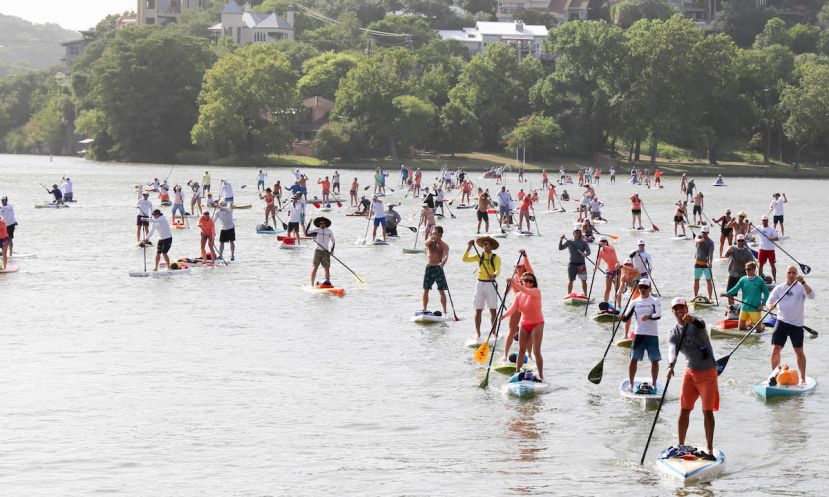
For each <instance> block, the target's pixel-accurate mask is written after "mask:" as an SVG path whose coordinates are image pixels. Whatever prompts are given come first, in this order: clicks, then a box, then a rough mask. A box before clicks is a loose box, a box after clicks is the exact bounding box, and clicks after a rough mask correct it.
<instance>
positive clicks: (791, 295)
mask: <svg viewBox="0 0 829 497" xmlns="http://www.w3.org/2000/svg"><path fill="white" fill-rule="evenodd" d="M772 229H774V228H772ZM795 283H799V284H795ZM790 287H791V288H790ZM814 298H815V291H814V290H813V289H812V288H811V287H810V286H809V285H808V284H806V278H804V277H803V275H802V274H798V271H797V266H789V267H787V268H786V282H785V283H781V284H779V285H777V286H776V287H774V289H773V290H772V291H771V294H769V298H768V300H767V301H766V305H767V306H768V309H769V310H774V309H779V311H778V313H777V325H776V326H775V327H774V334H772V336H771V345H772V351H771V369H772V371H775V370H776V369H777V366H779V365H780V351H781V350H782V349H783V347H784V346H785V345H786V340H787V339H791V341H792V348H793V349H794V353H795V355H796V356H797V369H799V370H800V384H801V385H804V384H806V354H805V353H804V352H803V315H804V306H805V304H806V299H810V300H811V299H814ZM771 380H772V379H771V378H769V384H771Z"/></svg>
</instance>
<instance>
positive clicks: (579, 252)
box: [558, 228, 590, 295]
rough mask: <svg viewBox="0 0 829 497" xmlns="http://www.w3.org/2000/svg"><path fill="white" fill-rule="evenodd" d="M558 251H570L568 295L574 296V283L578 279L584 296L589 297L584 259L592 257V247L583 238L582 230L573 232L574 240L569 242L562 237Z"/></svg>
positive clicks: (576, 229) (578, 229) (564, 236)
mask: <svg viewBox="0 0 829 497" xmlns="http://www.w3.org/2000/svg"><path fill="white" fill-rule="evenodd" d="M558 249H559V250H564V249H567V250H569V251H570V263H569V264H568V265H567V294H568V295H572V293H573V282H574V281H576V278H578V279H580V280H581V288H582V295H587V266H585V262H584V258H585V256H588V255H590V245H588V244H587V242H586V241H584V239H583V238H582V232H581V228H575V229H574V230H573V240H568V239H567V235H561V238H560V239H559V241H558Z"/></svg>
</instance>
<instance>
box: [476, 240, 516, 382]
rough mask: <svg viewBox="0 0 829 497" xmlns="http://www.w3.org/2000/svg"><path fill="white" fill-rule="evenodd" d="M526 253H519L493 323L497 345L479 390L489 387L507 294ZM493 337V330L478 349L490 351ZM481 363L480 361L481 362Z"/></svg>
mask: <svg viewBox="0 0 829 497" xmlns="http://www.w3.org/2000/svg"><path fill="white" fill-rule="evenodd" d="M525 255H526V254H525V253H523V252H522V253H519V255H518V260H517V261H515V268H514V269H513V270H512V277H510V279H509V283H507V287H506V288H505V289H504V296H503V297H501V305H500V306H499V308H498V312H497V313H496V316H495V318H496V319H495V323H493V327H494V329H495V345H494V346H493V347H492V352H491V353H490V354H489V365H487V367H486V375H485V376H484V379H483V380H481V383H480V384H479V385H478V387H479V388H486V387H487V386H489V372H490V371H491V370H492V360H493V359H494V358H495V349H496V348H497V346H498V333H499V332H500V331H501V318H500V316H502V315H503V313H504V309H505V308H506V301H507V294H508V293H509V289H510V287H511V286H512V279H513V278H515V273H517V272H518V263H519V262H521V257H524V256H525ZM490 336H492V330H490V332H489V335H488V336H487V338H486V342H484V343H482V344H481V345H480V346H479V347H478V348H479V349H480V348H481V347H483V346H484V345H486V348H487V349H489V337H490ZM477 356H478V351H477V350H476V351H475V357H476V360H477ZM479 362H480V361H479Z"/></svg>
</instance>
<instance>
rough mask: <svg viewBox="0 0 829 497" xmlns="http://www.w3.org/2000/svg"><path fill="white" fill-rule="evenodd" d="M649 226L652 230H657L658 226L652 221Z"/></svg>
mask: <svg viewBox="0 0 829 497" xmlns="http://www.w3.org/2000/svg"><path fill="white" fill-rule="evenodd" d="M651 228H653V230H654V231H659V226H657V225H655V224H653V223H651Z"/></svg>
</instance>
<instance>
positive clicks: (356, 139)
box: [313, 121, 371, 161]
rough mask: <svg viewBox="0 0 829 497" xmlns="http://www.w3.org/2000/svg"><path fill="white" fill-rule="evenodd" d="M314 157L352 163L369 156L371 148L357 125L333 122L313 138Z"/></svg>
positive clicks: (346, 122)
mask: <svg viewBox="0 0 829 497" xmlns="http://www.w3.org/2000/svg"><path fill="white" fill-rule="evenodd" d="M313 146H314V155H316V156H317V157H319V158H320V159H323V160H334V159H338V158H339V159H342V160H344V161H353V160H356V159H361V158H363V157H369V156H370V155H371V146H370V144H369V143H368V141H367V140H366V136H365V133H363V131H362V130H361V129H360V128H359V126H358V125H357V123H354V122H348V121H333V122H331V123H330V124H329V125H328V126H326V127H324V128H322V129H321V130H319V132H317V134H316V136H314V142H313Z"/></svg>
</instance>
